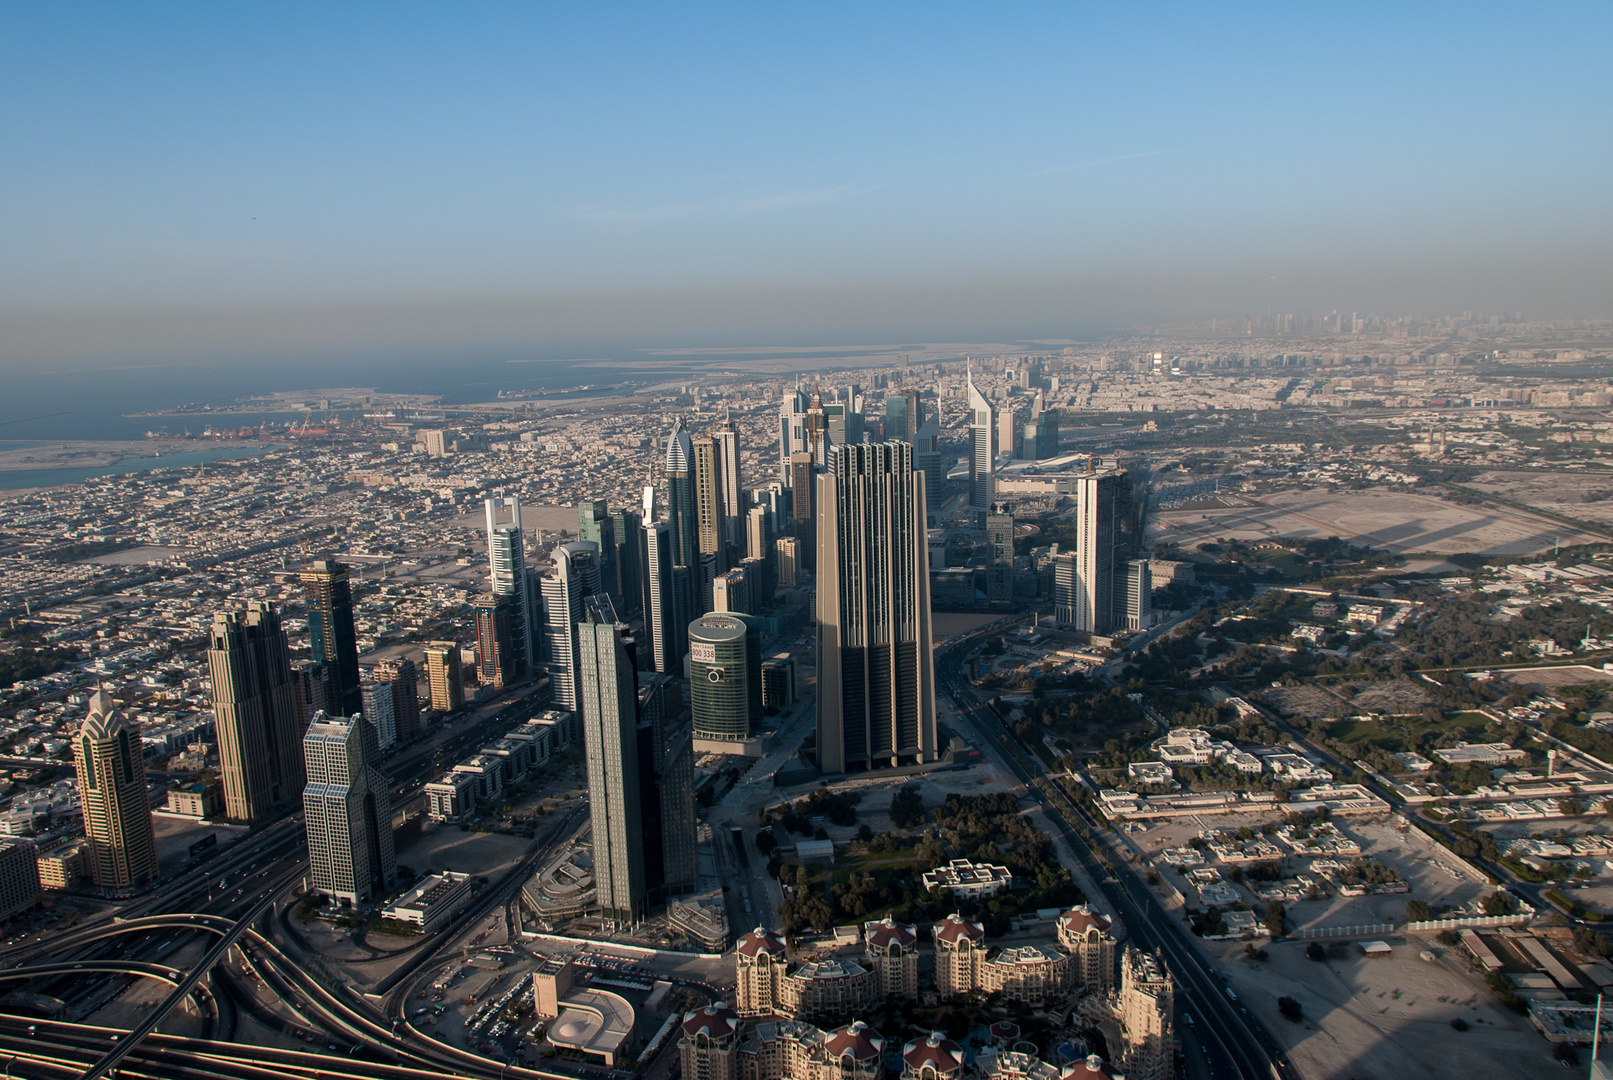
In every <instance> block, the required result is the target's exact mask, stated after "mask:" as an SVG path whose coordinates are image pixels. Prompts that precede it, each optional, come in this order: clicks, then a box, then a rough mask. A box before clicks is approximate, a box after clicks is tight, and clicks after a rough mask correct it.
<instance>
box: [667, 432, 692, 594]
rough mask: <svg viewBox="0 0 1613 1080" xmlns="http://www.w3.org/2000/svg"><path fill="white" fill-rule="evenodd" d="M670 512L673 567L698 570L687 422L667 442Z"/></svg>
mask: <svg viewBox="0 0 1613 1080" xmlns="http://www.w3.org/2000/svg"><path fill="white" fill-rule="evenodd" d="M666 511H667V523H668V524H669V525H670V526H671V528H672V564H673V565H674V566H694V565H696V563H697V562H698V560H697V558H696V556H695V553H696V552H698V551H699V550H700V546H699V529H698V527H697V524H696V522H697V515H698V511H697V510H696V509H695V491H694V444H693V442H691V441H690V439H689V433H688V432H687V431H685V430H683V421H681V420H677V421H674V422H673V424H672V434H670V435H668V436H667V440H666Z"/></svg>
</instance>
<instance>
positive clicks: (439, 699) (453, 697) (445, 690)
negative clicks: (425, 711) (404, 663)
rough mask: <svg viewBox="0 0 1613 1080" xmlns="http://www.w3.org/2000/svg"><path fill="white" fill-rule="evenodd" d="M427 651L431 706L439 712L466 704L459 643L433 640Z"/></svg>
mask: <svg viewBox="0 0 1613 1080" xmlns="http://www.w3.org/2000/svg"><path fill="white" fill-rule="evenodd" d="M425 651H426V683H427V685H428V686H429V687H430V690H431V707H432V708H433V709H435V710H436V711H437V712H443V713H449V712H453V711H454V710H455V709H458V708H460V707H461V706H463V705H464V704H465V676H464V674H463V673H462V672H461V671H460V669H459V645H458V643H456V642H453V641H433V642H432V643H431V644H429V645H427V646H426V650H425Z"/></svg>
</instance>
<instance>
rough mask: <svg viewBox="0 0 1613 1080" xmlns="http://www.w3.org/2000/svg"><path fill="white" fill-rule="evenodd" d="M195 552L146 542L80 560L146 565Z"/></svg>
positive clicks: (193, 549) (119, 564) (116, 564)
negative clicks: (138, 545)
mask: <svg viewBox="0 0 1613 1080" xmlns="http://www.w3.org/2000/svg"><path fill="white" fill-rule="evenodd" d="M194 554H196V549H195V548H183V547H162V546H161V545H158V544H146V545H143V546H141V547H134V548H124V549H123V550H122V551H113V552H109V553H107V554H105V555H97V556H95V557H94V558H91V559H81V560H79V561H80V562H87V563H101V564H103V565H105V566H146V565H147V564H149V563H160V562H162V561H163V560H164V559H182V558H184V557H186V556H187V555H194Z"/></svg>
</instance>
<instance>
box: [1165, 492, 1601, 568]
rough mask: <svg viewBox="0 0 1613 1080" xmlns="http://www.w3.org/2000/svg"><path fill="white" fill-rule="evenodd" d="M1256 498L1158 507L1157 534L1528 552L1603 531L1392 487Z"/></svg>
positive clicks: (1187, 541) (1189, 539)
mask: <svg viewBox="0 0 1613 1080" xmlns="http://www.w3.org/2000/svg"><path fill="white" fill-rule="evenodd" d="M1258 501H1259V504H1260V505H1258V506H1252V507H1239V508H1232V509H1219V510H1212V509H1201V510H1162V511H1160V512H1159V513H1158V514H1157V515H1156V518H1155V523H1154V526H1153V536H1154V537H1157V538H1159V539H1164V540H1173V541H1176V542H1177V543H1179V544H1182V545H1183V546H1184V547H1185V546H1189V545H1191V544H1196V543H1198V542H1200V541H1203V540H1211V539H1215V538H1218V537H1227V538H1230V539H1240V540H1260V539H1269V538H1274V537H1294V538H1300V539H1311V538H1316V537H1329V536H1337V537H1341V538H1343V539H1345V540H1354V541H1358V542H1362V543H1366V544H1370V545H1371V546H1373V547H1377V548H1384V549H1386V550H1389V551H1417V552H1429V553H1433V554H1438V555H1454V554H1456V553H1458V552H1479V553H1483V554H1489V555H1527V554H1532V553H1534V552H1538V551H1545V550H1547V549H1548V548H1550V547H1552V546H1553V545H1554V544H1557V543H1559V542H1560V543H1563V544H1582V543H1590V542H1592V541H1595V540H1597V539H1599V537H1594V536H1591V535H1589V534H1586V533H1582V532H1578V531H1576V530H1574V529H1572V528H1570V527H1568V526H1565V525H1558V524H1556V523H1555V522H1551V521H1547V520H1545V519H1544V518H1537V517H1534V516H1533V515H1531V514H1527V513H1524V512H1522V511H1515V510H1497V509H1492V508H1489V507H1469V506H1458V505H1456V504H1455V503H1453V502H1449V501H1447V500H1445V499H1441V498H1439V497H1438V496H1434V495H1422V494H1417V493H1414V492H1408V491H1393V490H1390V489H1388V488H1367V489H1365V490H1362V491H1338V492H1329V491H1326V490H1324V489H1321V488H1315V489H1309V490H1303V489H1295V490H1291V491H1279V492H1274V493H1272V494H1270V495H1264V496H1261V497H1260V499H1259V500H1258Z"/></svg>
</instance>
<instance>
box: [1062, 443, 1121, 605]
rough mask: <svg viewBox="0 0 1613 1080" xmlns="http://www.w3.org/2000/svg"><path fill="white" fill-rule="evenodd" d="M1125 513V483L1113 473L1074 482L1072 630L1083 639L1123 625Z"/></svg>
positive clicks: (1095, 473) (1097, 473) (1089, 475)
mask: <svg viewBox="0 0 1613 1080" xmlns="http://www.w3.org/2000/svg"><path fill="white" fill-rule="evenodd" d="M1130 513H1131V482H1130V478H1129V477H1127V476H1126V474H1125V473H1124V472H1123V471H1121V470H1119V469H1105V470H1099V471H1093V472H1089V473H1087V474H1085V475H1083V476H1079V477H1077V478H1076V486H1075V525H1076V530H1077V532H1076V546H1075V559H1076V581H1075V586H1076V587H1075V596H1074V600H1075V603H1074V612H1073V615H1074V619H1073V626H1074V628H1075V629H1076V630H1078V631H1080V632H1082V633H1086V634H1098V635H1105V634H1111V633H1113V632H1114V631H1115V630H1117V629H1122V628H1124V627H1125V625H1126V589H1125V579H1124V577H1123V576H1122V577H1120V578H1119V580H1118V581H1117V580H1116V578H1117V573H1116V571H1117V570H1118V571H1120V573H1121V574H1124V567H1125V564H1126V560H1127V559H1128V558H1129V557H1130V551H1129V550H1128V548H1127V543H1126V536H1125V532H1126V521H1127V518H1128V517H1129V515H1130ZM1055 600H1056V597H1055Z"/></svg>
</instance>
